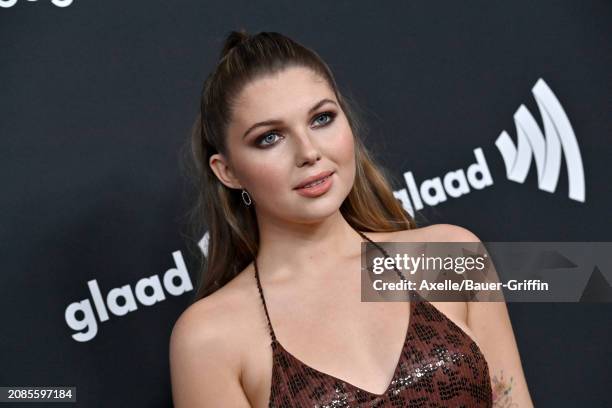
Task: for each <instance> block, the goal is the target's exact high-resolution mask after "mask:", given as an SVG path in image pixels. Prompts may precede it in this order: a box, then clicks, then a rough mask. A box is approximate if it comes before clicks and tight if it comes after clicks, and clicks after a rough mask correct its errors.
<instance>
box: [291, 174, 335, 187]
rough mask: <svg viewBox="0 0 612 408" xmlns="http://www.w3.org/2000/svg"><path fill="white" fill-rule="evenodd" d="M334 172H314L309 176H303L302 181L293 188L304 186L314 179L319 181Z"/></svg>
mask: <svg viewBox="0 0 612 408" xmlns="http://www.w3.org/2000/svg"><path fill="white" fill-rule="evenodd" d="M333 173H334V172H333V171H331V170H330V171H323V172H321V173H319V174H315V175H314V176H310V177H307V178H305V179H304V180H302V182H301V183H300V184H298V185H297V186H296V187H294V188H293V189H294V190H297V189H300V188H303V187H304V186H306V185H307V184H310V183H314V182H315V181H319V180H321V179H323V178H325V177H328V176H331V175H332V174H333Z"/></svg>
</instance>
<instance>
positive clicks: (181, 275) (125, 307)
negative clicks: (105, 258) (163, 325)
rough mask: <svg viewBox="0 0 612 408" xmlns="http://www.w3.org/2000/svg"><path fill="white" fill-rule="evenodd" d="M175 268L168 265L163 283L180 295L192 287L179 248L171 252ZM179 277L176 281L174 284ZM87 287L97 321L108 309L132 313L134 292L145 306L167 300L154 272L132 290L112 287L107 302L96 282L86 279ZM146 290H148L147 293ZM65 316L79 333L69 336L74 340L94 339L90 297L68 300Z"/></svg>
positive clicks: (118, 313)
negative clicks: (78, 314)
mask: <svg viewBox="0 0 612 408" xmlns="http://www.w3.org/2000/svg"><path fill="white" fill-rule="evenodd" d="M172 257H173V258H174V262H175V264H176V268H171V269H168V270H167V271H166V273H164V277H163V284H164V285H163V286H164V288H165V289H166V291H167V292H168V293H170V294H171V295H173V296H180V295H182V294H183V293H185V292H189V291H190V290H192V289H193V286H192V284H191V279H190V278H189V273H188V272H187V268H186V267H185V262H184V261H183V257H182V255H181V251H175V252H173V253H172ZM176 279H178V280H179V283H175V280H176ZM87 286H89V293H90V295H91V298H92V300H93V303H94V307H95V309H96V313H97V314H98V317H99V318H100V322H105V321H107V320H108V319H109V316H108V311H107V310H106V308H107V307H108V309H109V310H110V311H111V313H112V314H114V315H115V316H124V315H126V314H128V313H129V312H133V311H134V310H137V309H138V305H137V304H136V300H135V299H134V293H135V294H136V299H138V301H139V302H140V303H141V304H142V305H144V306H152V305H154V304H155V303H158V302H161V301H163V300H166V296H165V295H164V291H163V289H162V285H161V283H160V281H159V277H158V276H157V275H153V276H149V277H147V278H142V279H140V280H139V281H138V282H136V287H135V290H134V292H132V288H131V287H130V285H124V286H122V287H120V288H114V289H111V290H110V291H109V292H108V294H107V295H106V301H105V300H104V298H103V297H102V294H101V293H100V288H99V287H98V282H97V281H96V280H95V279H93V280H90V281H89V282H87ZM146 289H151V290H150V291H149V292H150V293H147V291H146ZM119 298H121V299H123V300H122V302H121V303H122V304H119V302H118V299H119ZM79 312H80V313H81V314H82V315H83V317H82V318H78V317H77V313H79ZM64 318H65V319H66V323H67V324H68V326H69V327H70V328H71V329H72V330H75V331H78V333H75V334H73V335H72V338H73V339H75V340H76V341H80V342H85V341H89V340H91V339H93V338H94V337H96V334H98V323H97V322H96V316H95V315H94V312H93V309H92V307H91V303H90V302H89V299H83V300H81V301H80V302H74V303H71V304H70V305H69V306H68V307H67V308H66V312H65V313H64Z"/></svg>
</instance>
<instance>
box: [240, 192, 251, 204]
mask: <svg viewBox="0 0 612 408" xmlns="http://www.w3.org/2000/svg"><path fill="white" fill-rule="evenodd" d="M245 195H246V197H247V198H245ZM247 199H248V202H247ZM242 202H243V203H244V204H245V205H246V206H247V207H248V206H249V205H251V203H252V201H251V196H250V195H249V193H247V192H246V190H244V189H243V190H242Z"/></svg>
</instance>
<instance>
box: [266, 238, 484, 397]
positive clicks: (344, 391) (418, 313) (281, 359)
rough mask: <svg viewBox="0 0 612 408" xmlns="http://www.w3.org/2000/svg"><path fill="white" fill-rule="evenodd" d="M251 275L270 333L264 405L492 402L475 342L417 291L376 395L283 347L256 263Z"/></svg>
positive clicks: (481, 356) (482, 358)
mask: <svg viewBox="0 0 612 408" xmlns="http://www.w3.org/2000/svg"><path fill="white" fill-rule="evenodd" d="M357 232H359V231H357ZM360 234H361V233H360ZM361 235H362V236H363V237H364V238H366V239H368V240H370V239H369V238H368V237H367V236H365V235H364V234H361ZM370 242H372V243H374V242H373V241H371V240H370ZM255 277H256V279H257V285H258V288H259V293H260V296H261V300H262V303H263V306H264V311H265V314H266V318H267V320H268V327H269V330H270V336H271V339H272V341H271V346H272V358H273V365H272V379H271V389H270V399H269V407H270V408H345V407H359V408H361V407H364V408H365V407H368V408H382V407H395V408H399V407H410V408H440V407H466V408H467V407H492V405H493V402H492V390H491V382H490V377H489V367H488V364H487V361H486V360H485V358H484V355H483V354H482V352H481V350H480V348H479V347H478V345H477V344H476V343H475V342H474V340H472V339H471V338H470V337H469V336H468V335H467V334H466V333H465V332H464V331H463V330H462V329H461V328H460V327H459V326H457V325H456V324H455V323H453V322H452V321H451V320H450V319H449V318H448V317H446V316H445V315H444V314H443V313H442V312H440V311H439V310H438V309H437V308H436V307H435V306H433V305H432V304H430V303H429V302H428V301H426V300H425V299H423V298H422V297H421V296H420V295H419V294H418V293H416V292H414V291H413V292H411V293H410V296H411V299H412V300H411V301H410V318H409V321H408V328H407V332H406V335H405V340H404V344H403V347H402V351H401V354H400V358H399V361H398V363H397V365H396V367H395V371H394V374H393V378H392V380H391V382H390V384H389V385H388V387H387V390H386V391H385V392H384V393H383V394H380V395H379V394H374V393H372V392H369V391H366V390H364V389H361V388H359V387H357V386H355V385H352V384H350V383H349V382H346V381H343V380H341V379H339V378H337V377H334V376H332V375H330V374H326V373H323V372H321V371H319V370H317V369H315V368H313V367H310V366H308V365H307V364H304V363H303V362H302V361H300V360H299V359H298V358H297V357H295V356H293V355H292V354H291V353H290V352H289V351H287V350H286V349H285V348H284V347H283V346H282V345H281V343H280V342H278V340H277V339H276V335H275V334H274V329H273V328H272V323H271V322H270V316H269V314H268V310H267V306H266V303H265V298H264V295H263V289H262V288H261V282H260V280H259V273H258V270H257V264H256V263H255Z"/></svg>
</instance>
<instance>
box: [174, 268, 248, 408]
mask: <svg viewBox="0 0 612 408" xmlns="http://www.w3.org/2000/svg"><path fill="white" fill-rule="evenodd" d="M236 279H237V278H234V280H236ZM232 282H233V281H232ZM238 283H239V281H238V280H236V282H234V283H232V284H231V285H230V284H228V285H226V286H224V287H223V288H221V289H219V290H217V291H216V292H214V293H213V294H211V295H209V296H207V297H206V298H203V299H200V300H198V301H197V302H195V303H194V304H192V305H190V306H189V307H188V308H187V309H186V310H185V311H184V312H183V313H181V315H180V316H179V318H178V319H177V320H176V322H175V324H174V326H173V328H172V333H171V335H170V344H169V358H170V374H171V383H172V398H173V402H174V406H175V407H187V406H190V407H191V406H200V405H202V406H236V407H242V406H244V407H248V406H249V405H248V400H247V398H246V396H245V394H244V392H243V390H242V387H241V385H240V373H241V366H240V363H241V355H242V352H241V350H243V346H244V344H243V342H242V341H241V338H242V337H243V336H241V335H240V333H241V332H242V331H244V330H248V328H246V327H244V324H243V323H241V322H245V321H248V317H247V316H244V311H245V310H248V309H249V308H245V307H244V302H245V297H244V296H241V293H240V285H239V284H238Z"/></svg>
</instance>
